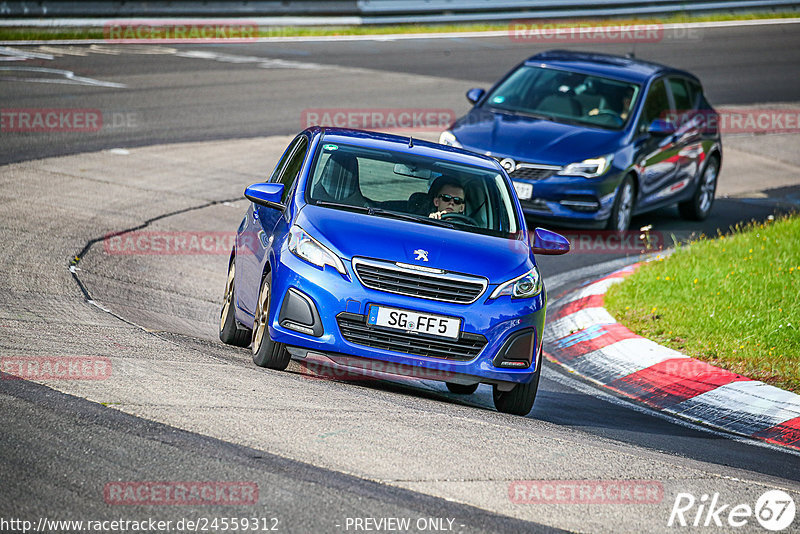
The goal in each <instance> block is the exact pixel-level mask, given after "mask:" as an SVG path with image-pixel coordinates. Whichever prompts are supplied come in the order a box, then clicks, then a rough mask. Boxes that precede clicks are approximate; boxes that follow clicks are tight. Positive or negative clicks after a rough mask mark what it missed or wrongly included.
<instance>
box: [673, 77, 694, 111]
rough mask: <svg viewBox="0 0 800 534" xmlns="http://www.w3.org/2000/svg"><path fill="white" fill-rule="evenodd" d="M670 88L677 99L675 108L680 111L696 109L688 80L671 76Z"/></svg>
mask: <svg viewBox="0 0 800 534" xmlns="http://www.w3.org/2000/svg"><path fill="white" fill-rule="evenodd" d="M669 88H670V90H671V91H672V98H673V99H674V100H675V110H676V111H677V112H678V113H686V112H687V111H692V110H693V109H694V107H695V106H694V102H693V100H692V97H691V95H690V94H689V89H688V88H687V87H686V82H685V81H684V80H683V79H682V78H670V79H669Z"/></svg>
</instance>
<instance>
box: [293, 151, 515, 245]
mask: <svg viewBox="0 0 800 534" xmlns="http://www.w3.org/2000/svg"><path fill="white" fill-rule="evenodd" d="M321 145H322V146H321V149H320V150H318V151H317V156H316V161H315V163H314V171H313V174H312V178H311V180H309V182H308V184H307V187H306V201H307V202H309V203H310V204H316V205H319V206H324V207H327V208H331V209H343V210H352V211H360V212H363V213H367V214H370V215H375V216H380V217H391V218H396V219H400V220H404V221H408V222H409V223H412V224H429V225H436V226H446V227H449V228H453V229H456V230H460V231H465V232H474V233H483V234H489V235H496V236H499V237H507V238H511V237H513V236H514V234H516V233H517V232H518V230H519V222H518V220H517V216H516V212H515V210H514V204H513V201H512V196H511V195H512V194H511V191H510V190H509V187H508V185H507V184H506V181H505V179H504V178H503V176H502V175H501V174H499V173H497V172H496V171H492V170H487V169H482V168H479V167H473V166H470V165H463V164H459V163H453V162H450V161H442V160H438V159H433V158H429V157H423V156H419V155H414V154H408V153H404V152H395V151H391V150H377V149H372V148H364V147H358V146H353V145H344V144H338V143H336V144H334V143H326V142H324V141H323V142H322V143H321Z"/></svg>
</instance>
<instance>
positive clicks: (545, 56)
mask: <svg viewBox="0 0 800 534" xmlns="http://www.w3.org/2000/svg"><path fill="white" fill-rule="evenodd" d="M525 64H526V65H530V66H533V65H541V66H546V67H552V68H557V69H565V70H574V71H579V72H582V73H584V74H596V75H600V76H606V77H609V78H616V79H618V80H625V81H629V82H635V83H640V84H641V83H644V82H646V81H647V80H648V79H650V78H654V77H656V76H660V75H662V74H679V75H681V76H686V77H688V78H691V79H693V80H697V77H696V76H694V75H693V74H691V73H689V72H686V71H683V70H680V69H675V68H672V67H668V66H666V65H661V64H660V63H654V62H652V61H645V60H642V59H636V58H634V57H626V56H616V55H612V54H599V53H594V52H572V51H569V50H549V51H547V52H541V53H539V54H536V55H535V56H531V57H530V58H528V59H527V60H526V61H525ZM697 81H698V82H699V80H697Z"/></svg>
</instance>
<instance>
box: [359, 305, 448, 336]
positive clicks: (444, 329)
mask: <svg viewBox="0 0 800 534" xmlns="http://www.w3.org/2000/svg"><path fill="white" fill-rule="evenodd" d="M367 323H368V324H372V325H376V326H385V327H386V328H393V329H395V330H402V331H404V332H409V331H410V332H420V333H423V334H430V335H433V336H441V337H448V338H451V339H458V333H459V332H460V331H461V319H456V318H455V317H445V316H444V315H434V314H431V313H419V312H415V311H411V310H401V309H399V308H389V307H387V306H370V308H369V316H368V317H367Z"/></svg>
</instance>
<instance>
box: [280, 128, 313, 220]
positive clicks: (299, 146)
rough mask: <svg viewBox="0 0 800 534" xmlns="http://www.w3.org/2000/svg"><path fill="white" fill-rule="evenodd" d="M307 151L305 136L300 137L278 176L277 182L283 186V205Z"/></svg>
mask: <svg viewBox="0 0 800 534" xmlns="http://www.w3.org/2000/svg"><path fill="white" fill-rule="evenodd" d="M307 149H308V139H306V138H305V136H304V137H300V138H299V139H298V140H297V142H296V143H295V146H294V150H293V151H292V153H291V156H289V160H288V161H287V162H286V165H285V166H284V168H283V170H282V171H281V173H280V175H278V178H277V181H278V182H280V183H282V184H283V198H281V202H283V203H284V204H286V199H288V198H289V193H291V192H292V186H293V185H294V182H295V180H296V179H297V175H298V174H300V168H301V167H302V166H303V160H305V159H306V152H307Z"/></svg>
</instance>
